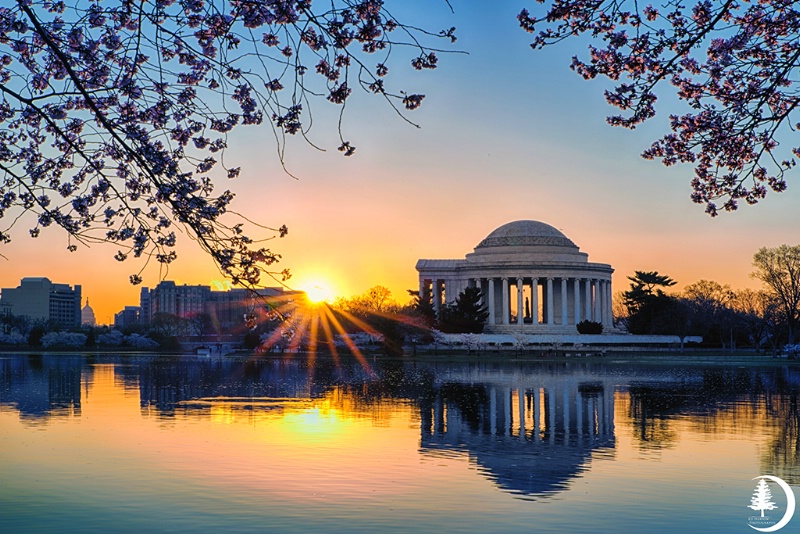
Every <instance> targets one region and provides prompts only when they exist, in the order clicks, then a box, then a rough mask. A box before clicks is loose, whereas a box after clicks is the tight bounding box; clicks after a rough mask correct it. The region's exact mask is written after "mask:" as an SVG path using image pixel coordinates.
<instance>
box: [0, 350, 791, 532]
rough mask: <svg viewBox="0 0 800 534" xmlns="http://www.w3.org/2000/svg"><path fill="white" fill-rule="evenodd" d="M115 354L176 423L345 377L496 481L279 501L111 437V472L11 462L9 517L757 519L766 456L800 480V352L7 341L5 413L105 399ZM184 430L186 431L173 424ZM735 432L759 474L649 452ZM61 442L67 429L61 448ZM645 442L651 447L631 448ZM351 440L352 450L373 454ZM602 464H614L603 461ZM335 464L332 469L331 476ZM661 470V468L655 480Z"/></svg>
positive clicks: (772, 466)
mask: <svg viewBox="0 0 800 534" xmlns="http://www.w3.org/2000/svg"><path fill="white" fill-rule="evenodd" d="M100 365H102V366H111V367H112V368H113V371H114V380H115V381H116V384H117V386H118V387H119V388H122V389H123V390H125V391H128V392H134V393H138V399H139V405H140V407H141V409H142V410H146V411H147V413H148V414H155V415H156V417H157V418H158V419H159V420H160V421H164V422H168V421H171V420H174V419H176V418H180V419H181V420H192V419H196V420H205V419H208V418H210V417H212V412H213V408H214V407H215V406H219V405H222V404H224V405H225V406H226V407H228V408H230V409H231V410H233V411H249V412H251V413H262V414H263V413H272V412H276V411H278V412H280V411H285V410H291V409H293V407H294V406H296V405H297V404H298V403H302V402H307V401H311V400H313V399H321V398H323V397H326V395H329V394H330V393H331V392H333V391H335V392H337V395H338V398H341V399H344V401H343V404H342V408H341V409H342V410H345V408H344V406H345V405H346V410H349V412H348V413H349V414H350V415H352V416H364V414H369V413H372V414H373V415H372V417H376V416H375V415H374V412H375V411H376V410H377V411H381V412H382V415H380V416H377V419H375V420H376V421H378V423H375V424H374V425H373V427H374V429H373V432H374V433H380V432H383V431H384V429H383V428H382V427H383V426H389V427H391V426H393V425H398V424H408V423H409V421H404V422H403V421H400V422H397V421H393V420H392V414H394V413H397V414H400V413H404V414H405V413H406V412H408V411H409V409H410V410H411V415H410V416H409V417H410V418H411V419H410V422H411V423H413V424H414V425H418V434H417V441H416V443H415V444H414V448H415V450H416V453H417V454H418V455H419V461H420V462H423V463H424V462H426V461H434V462H435V461H436V459H437V458H439V459H442V460H443V461H450V462H452V461H454V460H458V459H460V458H466V459H468V462H469V466H470V467H471V469H474V471H475V472H476V473H478V474H479V475H480V476H481V477H483V479H484V480H485V481H487V482H488V483H489V484H488V485H481V484H480V483H479V482H476V481H475V480H471V479H466V480H467V482H468V484H467V486H463V487H460V486H459V482H454V483H453V485H452V486H448V487H447V489H446V491H447V493H444V494H441V495H439V496H438V498H439V499H440V501H439V502H438V503H436V504H437V505H436V506H433V507H432V506H431V503H430V502H425V500H424V499H426V498H428V497H427V496H426V497H423V493H422V491H421V489H420V488H425V487H426V486H428V485H433V484H435V483H441V482H440V481H437V480H436V479H435V477H433V476H432V477H431V478H430V479H426V478H425V473H423V474H422V475H421V476H422V478H421V479H418V480H414V481H413V482H409V481H408V480H406V479H404V480H406V481H405V482H402V483H398V486H397V489H398V491H397V495H396V496H395V497H392V498H385V497H384V498H375V499H370V498H368V497H365V498H363V499H362V500H361V501H358V502H351V500H348V499H347V498H345V497H346V496H335V495H334V496H330V499H329V500H328V501H320V500H319V499H309V501H307V502H304V501H303V500H302V499H301V500H299V501H293V502H291V501H286V502H269V501H265V500H262V499H261V497H260V496H259V495H260V494H259V492H258V491H253V490H246V489H241V490H237V489H235V488H229V489H228V490H227V492H222V493H221V492H220V491H219V488H218V486H217V485H215V484H211V483H210V484H209V485H208V486H207V487H205V486H204V485H203V482H202V479H199V480H198V479H191V480H184V479H182V478H174V477H170V476H168V475H162V476H158V475H154V474H153V473H152V472H149V471H148V472H142V471H137V470H136V469H135V468H133V467H131V469H130V470H126V468H125V466H126V465H129V464H130V465H136V462H137V459H136V458H135V457H134V456H135V454H134V453H132V452H130V451H119V450H112V449H109V450H104V449H103V448H102V447H100V448H99V449H97V450H99V451H100V453H99V454H101V455H102V457H101V458H97V461H98V462H101V463H102V462H108V463H109V465H113V466H114V468H113V471H112V472H113V477H110V476H109V477H108V478H107V479H106V478H104V477H103V474H102V473H103V471H102V470H101V471H99V472H92V474H91V475H89V474H87V472H86V471H85V470H86V466H87V465H88V464H87V463H81V464H80V465H79V466H77V467H76V469H75V470H70V469H69V465H68V464H69V462H70V459H69V458H60V459H59V461H61V462H62V463H64V464H65V465H66V467H64V469H63V472H62V473H61V474H60V475H58V476H56V475H52V474H48V473H42V472H35V471H27V472H22V473H20V472H19V471H17V470H15V469H14V466H8V465H6V466H5V467H0V474H2V475H4V476H3V477H2V479H0V530H2V531H4V532H5V531H23V530H25V531H29V530H37V529H38V530H41V531H52V530H59V531H69V530H74V531H82V532H87V531H103V530H107V529H108V528H110V527H113V528H114V530H117V531H141V530H145V529H148V530H152V529H155V530H164V531H176V530H177V531H201V530H202V531H205V530H210V529H216V528H218V529H220V530H226V531H271V530H274V531H287V532H288V531H297V532H306V531H308V530H311V529H314V530H316V529H319V530H323V531H343V532H344V531H348V532H352V531H375V530H382V531H387V530H395V531H405V530H407V529H408V528H409V518H413V520H412V523H413V525H414V527H415V528H416V529H418V530H422V531H434V530H438V531H442V530H448V531H499V532H503V531H507V530H519V529H520V528H529V529H530V530H532V531H563V530H564V529H565V528H566V530H570V531H581V530H585V531H590V530H591V531H595V532H597V531H600V532H611V531H631V532H635V531H639V530H641V529H642V528H647V529H648V530H651V531H663V532H671V531H674V530H677V529H679V528H684V529H688V530H690V531H698V530H703V531H720V532H722V531H731V529H733V530H738V531H742V532H745V531H746V530H744V529H743V528H742V527H746V525H745V524H744V522H743V519H742V518H744V517H746V512H743V511H742V510H741V509H742V508H743V504H746V503H747V499H748V498H749V494H748V492H749V491H750V490H751V488H749V485H750V478H751V477H752V476H755V475H758V474H761V473H762V472H763V473H770V474H774V475H776V476H780V477H781V478H784V479H785V480H786V481H787V482H789V483H790V484H793V485H796V484H798V482H800V470H799V468H798V466H799V465H800V457H798V442H800V432H799V431H798V427H800V425H798V421H800V416H799V415H798V402H797V401H798V391H800V372H798V370H797V369H796V368H794V367H788V366H768V367H756V366H753V367H740V368H731V367H727V366H678V367H675V366H666V365H665V366H659V365H639V366H637V365H630V364H613V363H604V364H581V363H573V362H561V363H552V362H551V363H542V364H536V363H526V364H522V363H517V364H511V363H509V364H500V363H494V362H491V363H490V362H464V363H425V362H419V361H407V362H403V361H396V360H393V361H385V362H376V365H375V366H374V371H375V372H374V373H373V372H372V371H370V372H367V371H366V370H364V369H363V368H362V367H361V366H360V365H358V364H357V363H356V362H349V363H342V364H337V363H335V362H333V361H329V360H324V359H321V360H319V361H317V362H316V363H315V364H314V365H311V364H309V363H308V362H307V361H305V360H303V359H258V360H249V359H234V358H222V359H196V358H188V357H155V356H80V355H75V356H65V355H58V356H54V355H44V356H41V355H27V356H8V357H1V358H0V415H8V414H9V413H16V414H17V415H18V418H19V420H20V421H22V422H23V423H24V426H25V428H27V429H28V431H30V432H33V431H36V429H37V428H38V429H42V428H47V427H48V425H52V424H54V422H56V421H61V420H63V421H67V420H68V421H73V422H74V421H80V419H81V410H82V406H83V405H84V404H85V403H90V402H93V399H92V398H87V396H86V392H87V391H88V387H89V385H90V384H92V382H93V373H94V372H95V371H96V369H97V368H98V367H97V366H100ZM345 401H346V402H345ZM620 401H621V402H622V405H619V404H618V403H619V402H620ZM359 414H360V415H359ZM119 417H120V418H122V417H123V415H122V414H120V416H119ZM684 423H686V424H684ZM275 424H278V423H277V422H276V423H275ZM687 424H688V427H687ZM619 425H622V427H624V429H625V432H624V436H625V440H626V441H625V442H624V443H620V438H619V436H618V432H617V427H618V426H619ZM681 425H683V426H681ZM73 426H74V430H73V434H72V436H71V437H76V436H77V438H76V439H86V440H90V439H92V436H91V435H88V434H87V435H84V434H82V433H81V432H82V430H81V428H80V425H79V424H74V425H73ZM275 428H277V427H275ZM678 428H682V429H684V431H683V433H681V432H680V431H678V430H676V429H678ZM686 428H690V429H691V430H692V432H691V433H687V432H686V431H685V429H686ZM182 431H183V429H182V428H181V427H178V428H176V429H174V430H169V431H168V432H166V435H167V438H166V439H169V436H170V435H171V434H170V433H171V432H172V433H175V434H177V433H179V432H182ZM12 439H13V440H15V441H11V440H12ZM26 439H28V437H27V436H26V434H25V431H23V432H22V433H21V434H20V433H15V434H14V437H13V438H11V437H9V436H8V435H7V436H5V437H0V446H1V447H0V451H2V450H3V449H6V450H7V451H12V449H15V448H18V447H24V446H25V442H24V441H25V440H26ZM715 440H719V441H718V442H717V441H715ZM732 440H739V441H744V442H748V441H753V442H756V445H755V449H757V450H759V451H761V456H760V458H758V459H757V461H758V462H760V463H759V465H758V467H757V469H758V470H759V472H755V473H754V472H752V468H751V467H749V466H748V467H747V468H745V467H739V466H738V465H737V463H738V460H741V463H746V462H749V461H752V460H753V459H752V458H741V459H737V458H736V457H732V458H724V454H721V458H720V466H719V467H720V469H719V472H717V471H716V470H711V466H709V469H710V471H709V472H707V473H703V472H698V473H694V474H693V473H687V472H680V473H671V472H670V471H669V469H670V468H676V466H677V467H680V466H681V465H683V464H681V462H680V461H676V462H674V463H672V464H670V465H669V466H666V465H665V468H664V469H660V468H659V467H660V466H659V462H660V463H664V464H666V463H667V461H666V460H664V457H663V455H662V456H654V457H652V459H648V458H650V457H647V456H646V455H644V453H646V452H647V451H656V453H658V451H665V450H673V451H676V454H678V455H680V456H682V457H684V458H689V457H690V456H691V455H692V454H696V450H697V447H701V446H702V444H703V442H708V441H714V442H715V444H717V443H718V445H719V448H720V452H721V453H724V450H725V447H726V446H728V445H729V444H730V443H732V442H733V441H732ZM93 445H96V444H93ZM621 445H624V447H623V448H622V449H620V446H621ZM59 446H60V444H59V443H58V442H57V441H54V443H53V450H54V451H55V452H54V453H55V454H58V449H59ZM400 446H401V449H398V450H405V451H408V449H407V448H406V449H402V444H401V445H400ZM631 450H633V451H637V450H638V451H640V454H641V456H640V457H635V458H633V459H631V458H630V457H631V452H630V451H631ZM320 451H322V449H315V448H313V447H309V449H308V451H303V452H304V453H307V454H309V461H311V460H319V458H312V456H313V455H319V454H324V451H323V452H320ZM622 451H624V456H625V457H624V458H620V456H622V455H623V454H622ZM642 451H643V452H642ZM239 453H241V451H239ZM241 454H243V453H241ZM246 454H257V452H255V453H254V452H253V451H249V450H248V451H247V452H246ZM338 454H342V455H343V456H342V459H343V460H344V459H345V457H346V456H347V455H348V454H352V455H354V456H355V455H357V454H358V453H357V452H356V450H355V449H353V452H351V453H348V452H347V451H344V452H342V451H338ZM348 459H350V460H352V458H348ZM355 459H356V460H357V458H355ZM240 460H241V462H239V463H236V462H234V463H233V464H232V465H233V467H232V469H234V470H236V469H241V470H243V471H244V470H246V469H247V467H248V464H247V459H246V458H245V459H240ZM210 461H214V460H213V459H212V460H210ZM331 461H332V462H335V461H336V459H335V458H333V459H331ZM382 461H383V462H385V464H384V465H382V466H381V468H382V469H383V472H385V476H386V478H387V481H391V480H392V479H393V478H395V477H397V478H403V476H404V475H406V474H407V473H403V469H406V470H407V469H408V468H407V466H406V467H403V466H399V465H395V463H394V459H393V458H392V457H391V456H389V457H386V458H384V459H382ZM637 462H639V463H637ZM724 462H728V463H724ZM89 463H90V462H89ZM601 463H606V464H607V466H606V467H603V468H602V469H600V464H601ZM645 464H646V465H645ZM120 466H121V467H120ZM623 466H624V469H622V467H623ZM276 467H277V466H276ZM321 469H323V468H321ZM448 469H455V468H454V467H452V465H451V466H450V467H448ZM593 470H594V471H603V473H604V474H603V477H604V478H603V479H602V480H601V481H594V480H592V481H589V480H587V481H585V482H584V484H590V483H591V484H596V485H597V487H598V488H605V489H606V491H607V489H608V488H609V487H612V488H615V489H616V491H618V495H619V498H618V499H616V500H615V499H613V498H612V499H610V500H609V496H608V494H607V493H603V492H602V491H601V490H600V489H593V486H590V488H589V489H587V490H586V492H585V493H586V495H583V494H581V492H580V491H579V489H580V481H581V479H583V478H585V477H588V476H589V475H590V474H592V471H593ZM636 470H638V471H636ZM739 470H741V472H740V471H739ZM434 471H435V469H430V472H431V475H433V472H434ZM712 471H713V472H712ZM448 473H452V474H454V475H456V476H457V477H462V476H465V475H464V473H463V472H461V473H459V472H457V471H448ZM11 475H13V476H15V477H20V476H21V477H22V479H19V478H16V479H14V478H12V477H11ZM329 475H330V473H329V472H327V471H324V470H321V471H320V476H321V477H325V476H329ZM231 476H232V477H233V478H234V479H236V476H237V474H236V473H233V474H231ZM352 476H353V477H354V478H355V477H358V476H360V475H359V473H358V472H355V471H354V472H353V473H352ZM598 476H599V475H598ZM645 476H646V477H647V480H649V482H642V479H643V478H644V477H645ZM26 477H29V478H26ZM151 477H156V478H155V479H151ZM614 477H616V478H614ZM87 478H89V479H90V480H89V481H88V482H87V483H86V484H84V483H83V482H84V480H86V479H87ZM242 479H246V476H242ZM42 480H45V481H46V484H44V486H46V489H42V488H43V484H42V483H41V481H42ZM459 480H461V479H460V478H459ZM356 482H357V481H356ZM739 482H741V486H742V487H744V488H745V489H744V494H743V496H740V493H741V490H740V488H739V487H738V485H739ZM343 483H346V484H352V483H353V480H349V481H343ZM637 484H638V486H637ZM715 486H716V487H715ZM308 491H309V493H310V492H312V491H313V488H308ZM503 496H505V497H503ZM694 496H700V498H699V499H698V498H695V497H694ZM742 500H744V503H742V502H739V501H742ZM489 502H490V503H492V505H491V506H490V507H487V503H489ZM473 508H474V509H473ZM622 514H624V521H620V517H621V515H622ZM534 525H535V527H534ZM748 530H749V529H748Z"/></svg>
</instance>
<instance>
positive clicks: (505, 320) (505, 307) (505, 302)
mask: <svg viewBox="0 0 800 534" xmlns="http://www.w3.org/2000/svg"><path fill="white" fill-rule="evenodd" d="M508 308H509V306H508V278H503V315H502V317H501V320H500V324H508Z"/></svg>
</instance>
